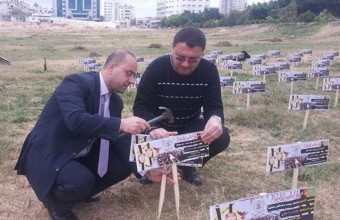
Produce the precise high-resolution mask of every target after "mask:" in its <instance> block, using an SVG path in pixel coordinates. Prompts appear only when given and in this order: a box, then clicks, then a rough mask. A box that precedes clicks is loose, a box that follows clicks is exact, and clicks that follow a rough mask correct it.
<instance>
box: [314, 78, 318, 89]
mask: <svg viewBox="0 0 340 220" xmlns="http://www.w3.org/2000/svg"><path fill="white" fill-rule="evenodd" d="M318 87H319V77H316V84H315V90H318Z"/></svg>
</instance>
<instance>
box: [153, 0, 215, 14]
mask: <svg viewBox="0 0 340 220" xmlns="http://www.w3.org/2000/svg"><path fill="white" fill-rule="evenodd" d="M209 7H210V0H157V9H156V10H157V12H156V14H157V18H164V17H169V16H170V15H180V14H182V13H183V12H184V11H190V12H192V13H200V12H203V11H204V9H205V8H209Z"/></svg>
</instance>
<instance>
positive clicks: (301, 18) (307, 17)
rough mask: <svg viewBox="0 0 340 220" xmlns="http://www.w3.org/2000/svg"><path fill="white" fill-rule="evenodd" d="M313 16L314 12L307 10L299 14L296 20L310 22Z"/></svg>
mask: <svg viewBox="0 0 340 220" xmlns="http://www.w3.org/2000/svg"><path fill="white" fill-rule="evenodd" d="M315 17H316V16H315V14H314V13H313V12H311V11H309V10H308V11H306V12H305V13H302V14H300V15H299V17H298V18H297V20H298V21H300V22H312V21H314V19H315Z"/></svg>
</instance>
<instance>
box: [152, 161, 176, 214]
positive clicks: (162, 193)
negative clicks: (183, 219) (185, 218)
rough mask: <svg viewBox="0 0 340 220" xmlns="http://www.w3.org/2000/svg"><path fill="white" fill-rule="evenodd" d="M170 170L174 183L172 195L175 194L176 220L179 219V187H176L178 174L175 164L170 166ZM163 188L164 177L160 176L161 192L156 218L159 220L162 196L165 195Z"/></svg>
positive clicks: (162, 202) (162, 201) (164, 183)
mask: <svg viewBox="0 0 340 220" xmlns="http://www.w3.org/2000/svg"><path fill="white" fill-rule="evenodd" d="M171 168H172V176H173V179H174V181H175V185H174V193H175V204H176V214H177V219H179V198H180V196H179V185H178V172H177V164H176V163H173V164H172V165H171ZM165 186H166V175H165V174H163V175H162V182H161V190H160V194H159V204H158V218H157V219H160V217H161V213H162V208H163V204H164V195H165Z"/></svg>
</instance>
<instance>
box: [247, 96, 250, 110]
mask: <svg viewBox="0 0 340 220" xmlns="http://www.w3.org/2000/svg"><path fill="white" fill-rule="evenodd" d="M249 105H250V93H247V109H249Z"/></svg>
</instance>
